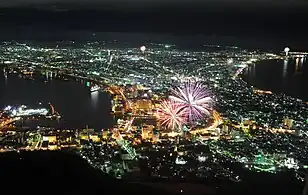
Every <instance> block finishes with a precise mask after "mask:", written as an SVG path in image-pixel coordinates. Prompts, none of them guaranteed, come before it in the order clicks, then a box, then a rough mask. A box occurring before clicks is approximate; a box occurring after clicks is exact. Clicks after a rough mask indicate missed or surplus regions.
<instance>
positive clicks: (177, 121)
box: [157, 101, 187, 130]
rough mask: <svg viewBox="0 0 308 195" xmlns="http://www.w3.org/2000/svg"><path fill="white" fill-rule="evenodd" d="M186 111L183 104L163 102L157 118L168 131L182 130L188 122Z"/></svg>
mask: <svg viewBox="0 0 308 195" xmlns="http://www.w3.org/2000/svg"><path fill="white" fill-rule="evenodd" d="M186 116H187V113H186V110H185V109H183V106H182V105H181V104H178V103H176V102H174V101H163V102H162V103H161V106H160V108H159V109H158V112H157V118H158V120H159V122H160V123H161V125H163V126H166V127H167V128H168V129H172V130H175V129H181V126H182V125H183V124H186V121H187V118H186Z"/></svg>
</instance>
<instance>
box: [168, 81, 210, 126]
mask: <svg viewBox="0 0 308 195" xmlns="http://www.w3.org/2000/svg"><path fill="white" fill-rule="evenodd" d="M169 99H170V100H171V101H172V102H175V103H176V104H177V106H178V107H180V109H182V110H185V111H184V113H186V114H187V117H186V118H187V119H188V121H189V122H194V121H198V120H202V119H204V117H205V116H206V115H210V109H211V104H212V98H211V97H210V96H209V91H208V90H207V89H206V88H205V86H204V85H202V84H201V83H200V82H187V83H185V84H184V85H183V86H180V87H177V88H175V89H173V90H172V95H171V96H169Z"/></svg>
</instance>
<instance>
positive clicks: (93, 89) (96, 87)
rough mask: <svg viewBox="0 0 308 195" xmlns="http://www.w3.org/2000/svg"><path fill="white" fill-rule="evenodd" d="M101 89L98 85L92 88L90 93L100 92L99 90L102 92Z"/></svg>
mask: <svg viewBox="0 0 308 195" xmlns="http://www.w3.org/2000/svg"><path fill="white" fill-rule="evenodd" d="M100 89H101V88H100V87H99V86H98V85H94V86H92V87H91V88H90V91H91V92H95V91H98V90H100Z"/></svg>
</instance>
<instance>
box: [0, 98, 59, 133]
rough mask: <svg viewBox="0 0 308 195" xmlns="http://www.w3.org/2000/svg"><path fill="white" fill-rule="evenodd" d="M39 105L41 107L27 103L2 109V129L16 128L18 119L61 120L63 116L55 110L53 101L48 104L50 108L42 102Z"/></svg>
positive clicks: (0, 124)
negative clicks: (34, 106)
mask: <svg viewBox="0 0 308 195" xmlns="http://www.w3.org/2000/svg"><path fill="white" fill-rule="evenodd" d="M39 105H40V108H29V107H28V106H26V105H18V106H11V105H9V106H6V107H5V108H4V109H2V110H0V130H3V129H6V128H14V124H15V123H16V122H18V121H24V120H40V119H51V120H54V119H56V120H59V119H60V118H61V115H60V114H59V113H58V112H57V111H55V109H54V107H53V105H52V104H51V103H49V104H48V105H49V107H50V109H47V108H44V107H42V106H41V105H42V104H41V103H39Z"/></svg>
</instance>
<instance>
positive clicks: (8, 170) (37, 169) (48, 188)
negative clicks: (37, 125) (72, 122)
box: [0, 152, 170, 195]
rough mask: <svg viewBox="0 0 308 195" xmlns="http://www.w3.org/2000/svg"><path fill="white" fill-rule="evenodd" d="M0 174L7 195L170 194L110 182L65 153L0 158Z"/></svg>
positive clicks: (9, 155)
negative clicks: (20, 194) (8, 194)
mask: <svg viewBox="0 0 308 195" xmlns="http://www.w3.org/2000/svg"><path fill="white" fill-rule="evenodd" d="M0 173H1V174H0V178H1V181H0V183H1V188H0V190H1V191H2V192H10V194H19V193H22V194H28V193H30V194H40V195H43V194H66V195H69V194H74V195H84V194H85V195H88V194H89V195H90V194H91V195H94V194H100V195H101V194H110V193H112V194H134V195H137V194H145V193H147V194H161V195H164V194H170V193H165V191H160V190H155V189H152V188H149V187H144V186H142V185H139V184H127V183H125V182H122V181H119V180H116V179H113V178H110V177H109V176H107V175H104V174H103V173H102V172H101V171H98V170H96V169H93V168H92V167H90V166H89V165H88V164H87V163H86V162H84V161H83V160H82V159H81V158H79V157H78V156H76V155H74V154H71V153H65V152H23V153H4V154H0ZM0 193H1V192H0ZM1 194H2V193H1Z"/></svg>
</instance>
